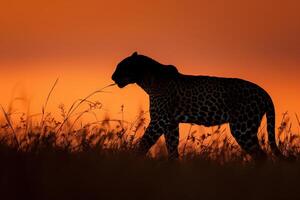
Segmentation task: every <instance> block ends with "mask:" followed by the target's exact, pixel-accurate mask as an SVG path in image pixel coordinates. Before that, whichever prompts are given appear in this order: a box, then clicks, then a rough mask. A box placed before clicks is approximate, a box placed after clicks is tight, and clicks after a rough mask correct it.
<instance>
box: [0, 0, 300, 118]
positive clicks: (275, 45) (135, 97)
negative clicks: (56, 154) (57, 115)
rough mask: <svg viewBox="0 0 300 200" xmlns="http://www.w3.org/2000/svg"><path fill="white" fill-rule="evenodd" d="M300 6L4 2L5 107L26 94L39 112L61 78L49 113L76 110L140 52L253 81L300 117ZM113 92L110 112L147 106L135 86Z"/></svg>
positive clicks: (185, 67) (0, 66)
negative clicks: (73, 106) (71, 107)
mask: <svg viewBox="0 0 300 200" xmlns="http://www.w3.org/2000/svg"><path fill="white" fill-rule="evenodd" d="M299 10H300V3H299V1H297V0H295V1H289V0H285V1H276V0H272V1H269V0H267V1H261V0H260V1H259V0H251V1H238V0H236V1H230V0H228V1H221V0H220V1H217V0H207V1H196V0H195V1H191V0H184V1H169V0H165V1H157V0H151V1H137V0H128V1H125V0H123V1H115V0H111V1H101V0H97V1H89V0H84V1H83V0H80V1H79V0H74V1H67V0H51V1H41V0H37V1H33V0H27V1H23V0H18V1H16V0H10V1H4V2H1V5H0V26H1V29H0V72H1V79H0V91H1V96H0V103H1V104H2V105H3V106H5V107H6V106H7V105H8V103H9V101H10V99H11V96H12V95H14V96H15V97H25V98H26V99H28V100H29V101H30V112H32V113H36V112H40V108H41V105H42V104H43V102H44V99H45V98H46V96H47V93H48V91H49V90H50V87H51V85H52V84H53V82H54V81H55V79H56V78H57V77H59V78H60V80H59V83H58V85H57V88H56V89H55V91H54V93H53V96H52V98H51V100H50V104H49V109H50V110H51V111H52V110H53V111H54V110H57V109H56V108H57V106H58V105H59V104H60V103H65V104H66V105H67V106H69V105H70V104H71V102H72V101H73V100H75V99H77V98H81V97H84V96H85V95H87V94H89V93H90V92H92V91H94V90H96V89H99V88H101V87H103V86H105V85H108V84H110V83H111V82H112V81H111V80H110V77H111V74H112V72H113V71H114V68H115V66H116V64H117V63H118V62H119V61H120V60H122V59H123V58H125V57H126V56H129V55H131V54H132V52H133V51H138V52H139V53H141V54H145V55H148V56H150V57H152V58H154V59H156V60H158V61H160V62H162V63H164V64H173V65H175V66H177V67H178V69H179V71H181V72H182V73H187V74H202V75H214V76H225V77H240V78H243V79H247V80H250V81H253V82H255V83H257V84H259V85H261V86H262V87H263V88H265V89H266V90H267V91H268V92H269V93H270V95H271V96H272V98H273V100H274V103H275V106H276V110H277V114H278V115H281V113H282V112H284V111H286V110H288V111H290V113H292V114H294V113H295V112H297V113H300V103H299V99H300V98H299V97H300V94H299V91H300V84H299V78H300V65H299V64H300V56H299V55H300V37H299V36H300V20H299V19H300V12H299ZM14 88H15V89H14ZM13 91H15V92H14V94H13ZM108 91H111V93H104V94H99V95H97V96H96V97H95V98H96V99H98V100H99V101H101V102H102V103H103V104H104V107H105V109H106V111H104V112H108V113H110V114H111V115H113V116H118V115H119V110H120V106H121V105H122V104H124V105H125V113H126V115H125V118H126V119H128V120H129V121H130V120H132V119H133V117H134V116H135V114H136V113H137V110H138V109H139V108H144V109H147V105H148V100H147V97H146V94H145V93H144V92H143V91H142V90H141V89H139V88H138V87H137V86H135V85H132V86H129V87H127V88H125V89H123V90H120V89H118V88H117V87H114V88H111V89H108ZM16 104H19V105H16V107H22V106H23V107H26V106H28V101H27V103H24V102H23V103H20V102H19V103H16ZM104 112H102V114H103V113H104ZM279 118H280V117H278V119H279ZM277 121H278V120H277Z"/></svg>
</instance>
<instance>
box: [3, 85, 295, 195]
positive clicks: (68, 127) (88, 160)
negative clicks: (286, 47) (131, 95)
mask: <svg viewBox="0 0 300 200" xmlns="http://www.w3.org/2000/svg"><path fill="white" fill-rule="evenodd" d="M56 83H57V82H56ZM56 83H55V84H54V86H53V87H52V89H51V91H50V92H49V95H48V97H47V100H46V102H45V104H44V105H43V107H42V113H41V117H40V120H39V121H33V120H32V117H31V115H29V114H25V113H21V114H19V116H20V117H19V118H18V119H16V118H14V119H13V116H12V115H13V113H12V112H11V110H12V109H11V108H7V110H5V109H4V108H2V111H3V116H4V118H3V120H2V121H1V123H0V173H1V175H0V193H1V197H2V198H3V199H29V198H30V199H200V198H201V199H212V198H214V199H233V198H238V199H269V198H272V199H288V198H298V197H299V195H298V194H299V192H298V190H297V187H298V183H299V179H300V171H299V167H300V163H299V162H298V161H295V162H292V163H287V162H284V161H278V160H277V161H276V160H275V161H271V159H270V161H266V162H263V163H253V162H252V161H251V159H250V157H249V156H247V155H246V154H245V153H244V152H242V151H241V150H240V148H239V147H238V145H237V144H236V143H235V141H234V139H233V137H231V136H230V134H228V131H227V129H226V127H223V126H221V127H213V128H211V129H210V131H207V132H200V131H199V130H198V129H196V128H195V126H194V125H190V130H189V131H188V133H187V137H185V138H183V139H182V140H181V144H180V154H181V155H180V157H181V158H180V160H177V161H168V160H167V159H166V149H165V146H164V143H163V138H162V139H161V140H160V141H159V143H158V144H157V145H155V146H154V147H153V148H152V149H151V152H150V153H149V155H148V156H147V157H140V156H136V155H135V153H134V149H135V146H136V145H137V144H138V141H139V138H140V136H141V135H142V134H143V132H144V130H145V127H146V125H147V119H146V117H145V114H146V112H144V111H140V113H138V115H137V118H136V120H135V121H134V122H126V121H124V119H110V118H109V117H108V116H107V117H105V118H104V119H102V120H100V121H96V122H92V123H86V124H80V125H79V123H78V122H79V121H80V119H81V117H82V116H83V115H84V114H86V113H92V112H93V111H95V110H96V109H101V108H102V104H101V103H100V102H97V101H95V102H94V101H91V100H89V97H91V96H92V95H93V94H95V93H98V92H101V91H102V90H99V91H96V92H94V93H92V94H90V95H88V96H87V97H86V98H83V99H79V100H77V101H75V102H74V104H73V105H71V106H70V108H68V109H67V108H66V106H64V105H60V106H59V110H60V113H61V118H62V120H57V119H55V118H54V117H53V116H52V115H51V113H48V112H47V111H46V110H47V104H48V101H49V99H50V95H51V93H52V91H53V89H54V87H55V85H56ZM80 107H81V111H78V110H79V108H80ZM82 107H84V108H82ZM122 111H123V109H122ZM295 120H296V125H294V126H295V128H294V129H293V128H292V123H291V120H290V118H289V116H288V114H287V113H285V114H284V115H283V118H282V122H281V124H280V126H279V128H278V134H277V135H278V139H279V140H278V141H279V143H278V144H279V147H280V150H281V151H282V152H283V153H284V154H285V155H293V156H296V157H297V156H298V155H299V139H300V137H299V136H300V134H299V128H300V122H299V118H298V116H297V115H295ZM293 130H298V132H297V131H293ZM259 135H260V136H261V145H262V146H263V147H264V149H265V150H266V151H268V145H267V139H266V134H265V133H264V126H262V127H261V130H260V132H259ZM270 157H272V156H271V155H270Z"/></svg>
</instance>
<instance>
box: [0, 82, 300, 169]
mask: <svg viewBox="0 0 300 200" xmlns="http://www.w3.org/2000/svg"><path fill="white" fill-rule="evenodd" d="M57 83H58V79H57V80H56V81H55V82H54V84H53V85H52V87H51V89H50V91H49V93H48V95H47V97H46V100H45V103H44V104H43V106H42V109H41V111H42V112H41V113H40V122H39V123H36V122H37V121H33V119H32V115H29V114H26V113H21V115H20V118H19V119H15V120H13V119H12V118H11V115H12V113H11V110H12V109H11V108H9V109H8V110H7V111H6V110H5V108H3V107H2V106H1V108H2V113H3V116H4V119H3V120H2V121H1V122H0V142H1V145H6V146H9V147H11V148H14V149H17V150H18V151H21V152H39V151H42V150H43V149H49V148H50V149H59V150H64V151H68V152H81V151H91V150H93V151H98V152H107V151H109V152H124V151H126V152H128V151H129V152H133V151H134V149H135V148H136V145H137V144H138V142H139V139H140V137H141V136H142V134H143V132H144V131H145V129H146V126H147V124H148V119H147V118H146V114H147V113H148V112H147V111H143V110H140V111H139V113H138V114H137V117H136V119H135V120H134V121H133V122H128V121H125V120H124V117H123V116H124V113H123V112H124V105H122V106H121V113H122V117H121V119H112V118H110V117H109V116H108V115H107V116H105V117H104V118H103V119H102V120H98V118H97V116H96V117H95V118H96V119H97V120H96V121H92V122H87V123H84V124H82V123H81V124H80V125H78V124H79V122H80V120H81V119H82V117H83V116H84V115H86V114H93V115H96V114H95V113H94V111H96V110H101V109H102V103H100V102H99V101H92V100H90V99H91V97H93V96H94V95H95V94H98V93H102V92H105V89H106V88H109V87H112V86H113V85H114V84H110V85H108V86H106V87H103V88H101V89H99V90H97V91H94V92H92V93H90V94H88V95H87V96H85V97H84V98H79V99H77V100H75V101H74V102H73V103H72V104H71V106H70V107H69V108H66V106H65V105H64V104H61V105H59V107H58V110H59V113H60V118H61V119H60V120H58V119H56V118H55V117H53V116H52V114H51V113H50V112H47V105H48V103H49V101H50V98H54V97H51V96H52V95H53V91H54V89H55V86H56V85H57ZM295 119H296V123H295V125H293V123H292V120H291V118H290V117H289V115H288V113H287V112H286V113H284V114H283V116H282V121H281V123H280V125H279V127H278V134H277V135H278V145H279V148H280V149H281V151H282V152H283V153H284V154H285V155H287V156H288V155H293V156H298V155H299V148H300V146H299V145H300V132H299V127H300V121H299V118H298V115H297V114H295ZM292 126H295V128H296V129H297V130H298V131H293V130H295V128H294V129H292ZM197 127H199V126H196V125H194V124H191V125H190V128H189V130H188V132H187V133H186V134H185V135H187V137H185V138H181V140H180V145H179V152H180V158H181V159H182V160H189V159H194V158H198V157H201V158H202V159H207V160H216V161H218V162H220V163H225V162H228V161H239V162H244V161H249V160H250V157H249V156H248V155H246V154H245V152H243V151H242V150H241V149H240V148H239V146H238V145H237V143H236V141H235V140H234V138H233V137H232V136H231V134H230V132H229V129H228V127H226V126H218V127H212V128H210V129H206V130H205V131H204V132H203V131H199V130H198V129H197ZM181 134H182V133H181ZM258 134H259V135H260V138H261V139H260V143H261V145H262V147H263V148H264V149H265V150H266V151H269V147H268V143H267V136H266V135H267V134H266V130H265V125H263V126H262V127H261V129H260V131H259V133H258ZM166 152H167V151H166V147H165V144H164V139H163V138H161V139H160V140H159V142H158V143H157V144H156V145H155V146H154V147H153V148H152V149H151V151H150V152H149V156H150V157H166ZM269 153H270V152H269Z"/></svg>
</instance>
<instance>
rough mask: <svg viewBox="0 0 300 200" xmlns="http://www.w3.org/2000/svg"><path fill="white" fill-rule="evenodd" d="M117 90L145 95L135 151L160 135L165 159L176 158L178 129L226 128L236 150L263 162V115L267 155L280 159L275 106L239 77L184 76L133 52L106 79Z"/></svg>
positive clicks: (261, 91)
mask: <svg viewBox="0 0 300 200" xmlns="http://www.w3.org/2000/svg"><path fill="white" fill-rule="evenodd" d="M111 78H112V80H113V81H114V82H115V84H116V85H117V86H118V87H119V88H124V87H125V86H127V85H128V84H137V85H138V86H139V87H141V88H142V89H143V90H144V91H145V92H146V93H147V94H148V96H149V107H150V108H149V114H150V122H149V125H148V127H147V128H146V130H145V133H144V134H143V136H142V137H141V139H140V142H139V145H138V150H139V152H140V153H141V154H147V152H148V151H149V149H150V148H151V147H152V146H153V145H154V144H155V143H156V142H157V141H158V139H159V138H160V137H161V136H162V135H164V138H165V143H166V147H167V153H168V157H169V158H170V159H178V158H179V151H178V145H179V124H180V123H191V124H196V125H203V126H205V127H210V126H221V125H223V124H226V123H227V124H229V127H230V133H231V135H232V136H233V137H234V139H235V140H236V142H237V144H238V145H239V146H240V147H241V149H242V151H244V152H245V153H246V154H248V155H250V157H252V158H253V159H254V160H258V159H266V158H267V156H268V154H267V153H266V152H265V151H264V150H263V149H262V148H261V146H260V144H259V138H258V130H259V127H260V125H261V122H262V119H263V117H264V116H266V120H267V133H268V134H267V137H268V144H269V146H270V149H271V153H272V154H273V155H275V156H277V157H280V156H281V155H282V153H281V151H280V150H279V148H278V146H277V144H276V136H275V107H274V104H273V101H272V98H271V97H270V95H269V94H268V93H267V92H266V91H265V90H264V89H263V88H261V87H260V86H258V85H257V84H255V83H252V82H250V81H247V80H243V79H240V78H227V77H216V76H207V75H186V74H182V73H180V72H179V71H178V69H177V68H176V67H175V66H174V65H168V64H161V63H159V62H158V61H156V60H154V59H152V58H150V57H148V56H145V55H141V54H138V53H137V52H134V53H133V54H132V55H130V56H128V57H126V58H125V59H123V60H121V62H119V63H118V64H117V67H116V69H115V71H114V73H113V74H112V77H111Z"/></svg>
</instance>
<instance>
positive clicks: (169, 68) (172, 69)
mask: <svg viewBox="0 0 300 200" xmlns="http://www.w3.org/2000/svg"><path fill="white" fill-rule="evenodd" d="M165 71H166V73H167V74H169V75H174V74H178V70H177V68H176V67H175V66H174V65H167V66H165Z"/></svg>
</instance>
